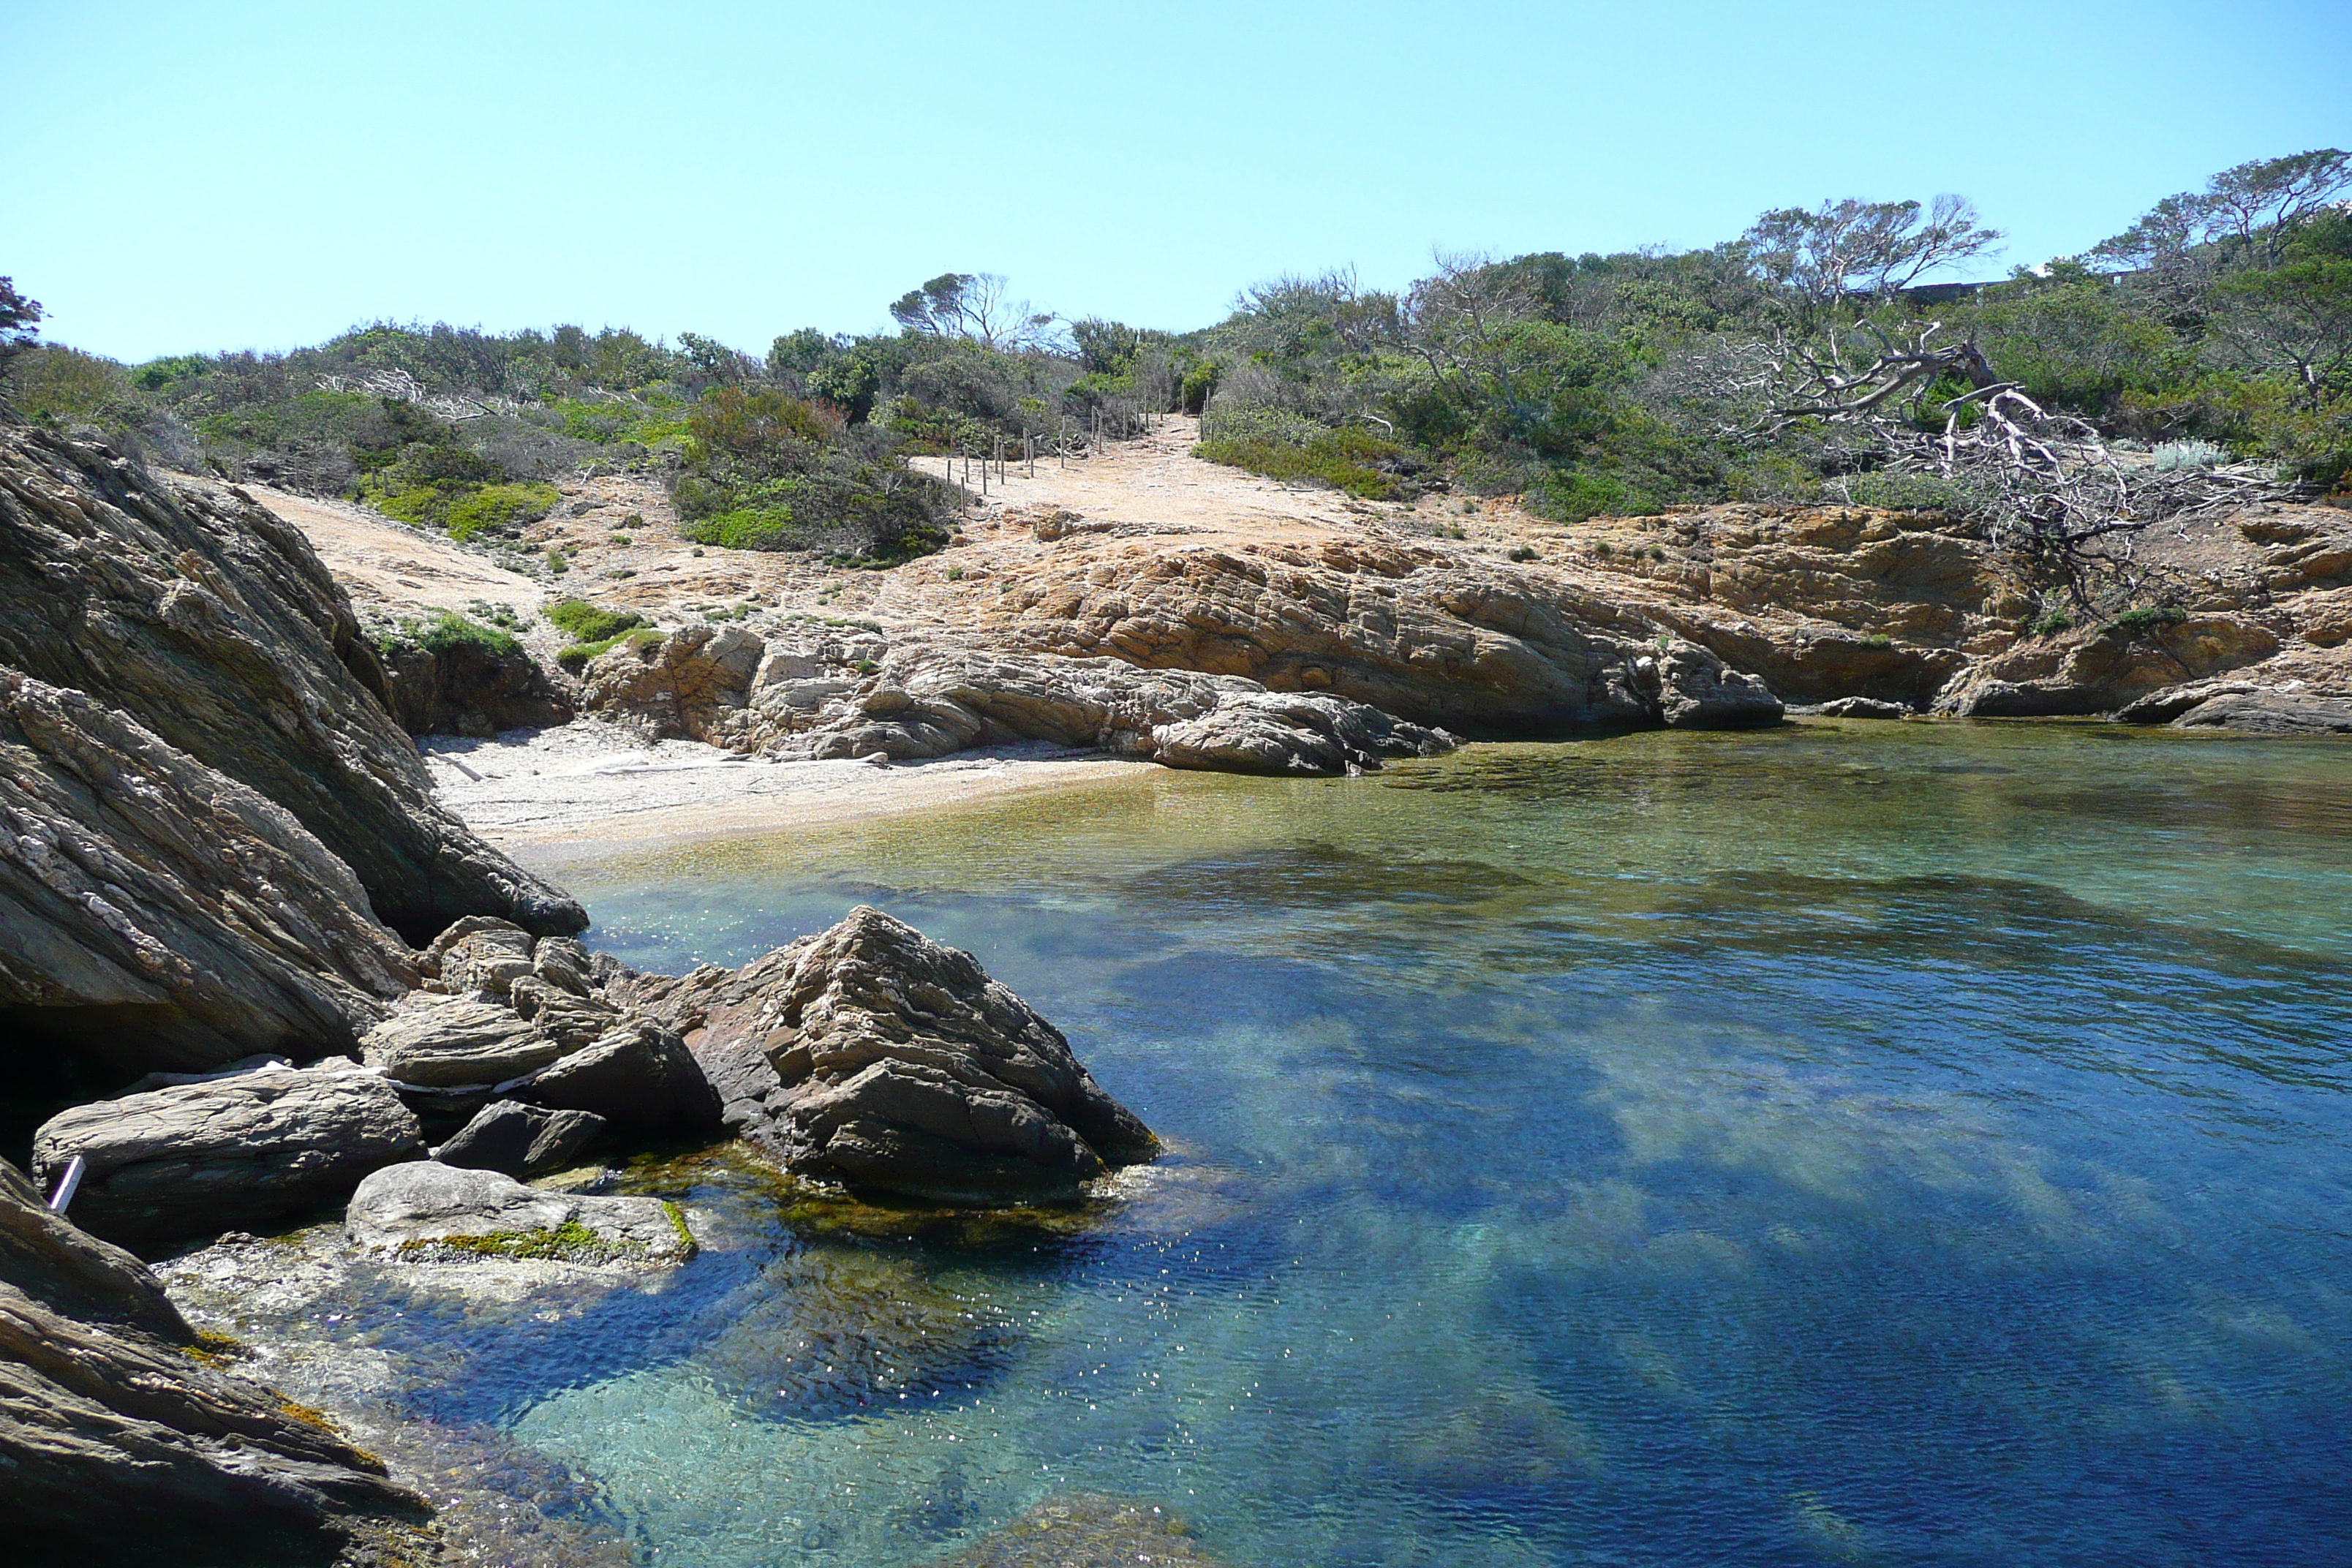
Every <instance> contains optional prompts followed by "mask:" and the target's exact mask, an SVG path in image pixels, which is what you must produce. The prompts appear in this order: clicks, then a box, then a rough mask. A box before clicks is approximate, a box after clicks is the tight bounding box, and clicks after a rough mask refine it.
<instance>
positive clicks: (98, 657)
mask: <svg viewBox="0 0 2352 1568" xmlns="http://www.w3.org/2000/svg"><path fill="white" fill-rule="evenodd" d="M0 664H5V665H9V666H12V667H14V668H17V669H20V670H23V671H25V672H26V673H27V674H29V675H32V676H34V677H36V678H37V679H41V680H44V681H47V682H49V683H51V684H53V685H56V686H60V687H66V688H70V689H77V690H80V691H83V692H86V693H88V694H89V695H90V696H91V697H93V698H95V699H96V700H99V701H100V702H102V703H104V704H106V705H107V706H109V707H112V708H116V709H119V710H121V711H122V712H124V713H126V714H127V715H129V716H130V717H131V719H133V720H135V721H137V722H138V723H140V724H141V725H142V726H143V727H145V728H146V729H147V730H148V731H152V733H153V734H154V735H156V736H157V737H159V738H160V739H161V740H163V742H165V743H166V744H168V745H170V746H173V747H174V748H176V749H178V750H179V751H182V752H186V753H187V754H188V755H190V756H192V757H194V759H196V760H197V761H198V762H200V763H204V764H205V766H207V767H210V768H213V769H215V770H216V771H218V772H220V773H225V774H226V775H227V776H229V777H230V778H233V779H236V780H237V781H238V782H239V783H242V784H246V785H247V786H249V787H250V788H252V789H254V790H257V791H258V792H259V793H260V794H261V795H264V796H267V797H268V799H270V800H273V801H275V802H277V803H278V805H280V806H282V807H284V808H285V809H286V810H287V811H289V812H290V813H292V814H293V816H294V817H295V818H296V819H297V820H298V821H299V822H300V823H301V824H302V826H304V827H305V828H307V829H309V830H310V833H311V834H312V835H313V836H315V837H317V838H318V840H319V841H320V843H321V844H323V845H325V846H326V847H327V848H328V849H329V850H330V851H331V852H332V853H333V854H334V855H336V856H337V857H339V858H341V859H342V860H343V861H344V862H345V863H346V864H347V865H348V866H350V868H352V872H353V873H354V874H355V875H356V876H357V878H358V879H359V881H360V883H361V884H362V886H363V887H365V888H366V889H367V893H368V899H369V900H370V902H371V903H372V905H373V913H374V914H375V915H376V917H377V918H379V919H381V920H383V921H385V922H386V923H388V924H390V925H391V926H393V927H394V929H396V930H399V931H404V932H405V933H407V934H408V935H409V936H410V937H411V938H412V939H421V938H422V937H424V936H425V935H428V934H430V933H431V932H433V931H438V930H440V929H441V928H442V927H443V926H445V925H446V924H447V923H448V922H449V921H452V920H454V919H456V918H457V917H458V916H460V915H466V914H473V913H480V912H495V913H499V914H502V915H506V916H508V917H509V918H511V919H513V920H514V921H517V922H518V923H520V924H521V925H524V926H526V927H529V928H530V929H532V930H534V931H548V932H569V931H578V930H580V929H581V928H582V927H583V926H584V925H585V924H586V923H587V917H586V915H585V914H584V913H583V911H582V910H581V909H580V906H579V905H578V904H577V903H575V902H574V901H572V900H571V899H569V898H566V897H565V896H564V895H562V893H560V892H558V891H557V890H555V889H552V888H550V887H548V886H547V885H546V884H545V883H543V882H541V881H539V880H538V879H535V878H533V877H531V876H530V875H528V874H527V873H525V872H523V871H522V870H520V868H517V867H516V866H515V865H514V864H513V863H512V862H510V861H509V860H508V859H507V858H505V857H504V856H503V855H500V854H499V852H498V851H496V850H494V849H492V848H490V847H488V845H486V844H484V843H482V842H481V840H479V839H478V838H477V837H474V835H473V834H472V833H471V832H469V831H468V830H467V828H466V827H465V826H463V825H462V824H460V823H459V822H458V821H457V819H456V818H455V817H453V816H450V815H449V814H448V813H446V811H444V810H442V809H441V807H440V806H439V805H436V803H435V802H434V799H433V794H432V783H431V780H430V778H429V777H428V776H427V774H426V773H425V766H424V763H423V762H422V761H421V760H420V759H419V758H418V756H417V754H416V750H415V746H414V745H413V744H412V743H411V742H410V741H409V740H408V737H407V736H406V735H404V733H402V732H401V730H400V728H399V726H398V725H396V724H395V723H394V721H393V719H392V716H391V714H390V713H388V712H387V711H386V710H385V709H384V706H383V702H384V700H385V698H386V696H387V687H386V685H385V680H384V675H383V668H382V665H381V663H380V662H379V661H378V659H377V658H376V655H375V653H374V651H373V648H372V647H371V646H370V645H369V644H368V642H367V640H366V639H365V638H364V637H362V636H361V634H360V627H359V623H358V620H357V617H356V616H354V615H353V613H352V606H351V603H350V601H349V600H348V599H347V598H346V597H345V596H344V595H343V593H342V591H341V589H340V588H338V587H337V586H336V585H335V584H334V582H333V581H332V580H331V578H330V577H329V576H328V574H327V572H326V568H325V567H324V566H322V565H321V564H320V562H319V558H318V556H317V554H316V553H315V552H313V551H312V550H311V548H310V544H309V542H307V541H305V540H304V539H303V537H302V535H301V534H300V533H299V531H297V530H295V529H294V528H293V527H291V526H290V525H289V524H287V523H286V522H284V521H280V520H279V519H278V518H277V517H275V516H274V515H272V514H271V513H270V512H269V511H268V510H265V509H263V508H262V507H260V506H258V505H257V504H255V503H253V502H252V501H251V500H248V499H247V498H246V497H245V496H244V495H243V494H242V493H241V492H239V491H237V490H236V489H218V488H215V487H211V486H205V485H199V484H195V483H193V482H186V483H183V482H178V481H173V482H168V483H167V482H164V481H161V480H158V479H154V478H152V476H150V475H148V474H147V473H145V472H144V471H143V470H142V469H141V468H138V466H137V465H135V464H134V463H132V462H131V461H130V460H129V459H127V458H121V457H118V456H115V455H114V454H112V453H110V452H109V451H107V450H106V449H105V448H103V447H99V446H96V445H93V444H90V443H88V442H83V441H79V440H68V439H65V438H62V437H57V436H53V435H50V434H48V433H47V432H45V431H41V430H37V429H31V428H28V427H25V426H0Z"/></svg>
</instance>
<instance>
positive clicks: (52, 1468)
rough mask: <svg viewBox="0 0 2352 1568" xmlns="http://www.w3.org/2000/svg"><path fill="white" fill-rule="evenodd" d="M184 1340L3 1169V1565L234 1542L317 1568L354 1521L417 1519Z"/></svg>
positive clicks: (122, 1264)
mask: <svg viewBox="0 0 2352 1568" xmlns="http://www.w3.org/2000/svg"><path fill="white" fill-rule="evenodd" d="M195 1338H196V1337H195V1335H194V1332H193V1331H191V1330H190V1329H189V1328H188V1325H187V1324H186V1323H185V1322H184V1321H183V1320H182V1319H181V1317H180V1314H179V1312H178V1311H177V1310H174V1309H173V1306H172V1304H171V1302H170V1300H168V1299H167V1298H166V1297H165V1296H164V1294H163V1287H162V1286H161V1285H160V1284H159V1283H158V1282H157V1281H156V1279H155V1277H154V1276H153V1275H152V1274H150V1273H149V1272H148V1271H147V1269H146V1268H144V1267H142V1265H141V1264H140V1263H139V1261H138V1260H137V1259H136V1258H132V1257H131V1256H130V1255H129V1254H127V1253H124V1252H121V1251H120V1250H118V1249H116V1248H114V1247H109V1246H107V1245H106V1244H105V1243H104V1242H100V1241H97V1240H94V1239H92V1238H90V1237H87V1236H84V1235H83V1234H81V1233H80V1232H79V1230H78V1229H76V1228H75V1227H74V1226H72V1225H70V1224H68V1223H67V1222H66V1221H64V1220H61V1219H59V1218H58V1217H57V1216H55V1215H50V1214H49V1213H48V1212H47V1210H46V1209H45V1208H44V1207H43V1206H42V1205H41V1202H40V1197H39V1194H38V1193H37V1192H36V1191H35V1189H34V1188H33V1186H32V1184H30V1183H29V1182H27V1181H26V1179H25V1177H24V1176H23V1174H22V1173H19V1172H18V1171H17V1170H16V1168H15V1167H14V1166H12V1165H9V1164H7V1163H5V1162H0V1477H5V1480H4V1481H0V1489H4V1490H5V1495H6V1497H7V1500H8V1516H7V1527H8V1532H9V1533H8V1546H7V1551H8V1552H9V1553H11V1554H14V1555H16V1556H17V1557H18V1558H19V1560H21V1561H25V1562H79V1561H91V1560H107V1559H110V1558H111V1557H112V1556H113V1554H115V1553H117V1552H129V1551H131V1550H138V1551H142V1552H152V1550H153V1549H154V1547H155V1545H156V1543H157V1542H173V1543H174V1546H175V1547H176V1549H177V1551H178V1552H181V1553H183V1554H193V1553H194V1552H198V1551H201V1550H202V1549H204V1548H205V1547H206V1546H207V1545H208V1544H211V1543H213V1542H217V1541H221V1540H234V1541H235V1542H238V1543H239V1545H240V1547H241V1549H242V1550H244V1551H245V1552H247V1559H246V1560H247V1561H262V1560H267V1559H269V1558H271V1557H274V1556H275V1555H276V1554H277V1553H278V1552H281V1551H285V1552H293V1553H295V1554H297V1555H300V1556H304V1557H308V1558H310V1559H313V1560H316V1561H320V1562H324V1561H325V1560H326V1559H327V1558H329V1557H331V1556H333V1555H335V1552H336V1549H337V1547H338V1545H339V1544H340V1543H341V1542H342V1541H343V1540H345V1539H346V1538H347V1536H348V1534H349V1532H350V1531H351V1530H352V1528H353V1526H354V1524H355V1523H357V1522H359V1521H364V1520H366V1519H367V1518H369V1517H371V1516H373V1517H375V1518H379V1519H382V1518H415V1517H419V1516H421V1515H422V1514H423V1513H424V1512H425V1503H424V1501H423V1500H422V1499H420V1498H418V1497H416V1496H415V1495H414V1494H413V1493H410V1492H408V1491H407V1490H405V1489H403V1488H401V1487H398V1486H396V1485H394V1483H393V1482H391V1481H390V1480H389V1479H386V1477H385V1475H384V1470H383V1464H382V1462H381V1461H378V1460H376V1459H373V1458H370V1457H369V1456H367V1455H365V1454H362V1453H361V1452H360V1451H359V1450H357V1449H355V1448H353V1447H351V1446H350V1445H349V1444H347V1443H345V1442H344V1441H342V1440H341V1438H340V1437H338V1436H335V1435H334V1434H333V1433H332V1432H331V1430H329V1429H328V1428H327V1427H326V1426H324V1425H323V1424H322V1423H321V1422H320V1421H319V1419H318V1418H317V1417H315V1416H314V1415H310V1413H309V1412H306V1411H302V1410H299V1409H297V1408H295V1407H294V1406H292V1405H289V1404H287V1402H286V1401H285V1400H283V1399H282V1398H280V1397H279V1396H278V1395H277V1394H274V1393H273V1392H271V1391H270V1390H269V1389H267V1388H264V1387H262V1386H260V1385H259V1384H253V1383H249V1382H247V1381H246V1380H245V1379H243V1378H240V1377H236V1376H234V1375H232V1374H230V1373H226V1372H223V1371H220V1370H217V1369H215V1367H214V1366H211V1365H208V1364H206V1363H205V1362H203V1361H200V1360H198V1359H196V1357H195V1356H194V1355H192V1354H191V1353H190V1352H191V1350H192V1349H193V1348H194V1346H195Z"/></svg>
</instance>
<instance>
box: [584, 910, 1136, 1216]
mask: <svg viewBox="0 0 2352 1568" xmlns="http://www.w3.org/2000/svg"><path fill="white" fill-rule="evenodd" d="M606 991H607V994H610V995H612V996H613V997H614V999H615V1000H617V1001H620V1002H623V1003H624V1004H625V1005H627V1006H629V1007H630V1008H632V1009H633V1010H636V1011H639V1012H642V1013H645V1014H648V1015H650V1016H654V1017H656V1018H658V1019H660V1020H661V1021H662V1022H664V1023H666V1024H667V1025H668V1026H670V1027H672V1028H675V1029H677V1030H678V1031H679V1032H680V1033H681V1034H682V1035H684V1036H685V1037H686V1038H687V1040H688V1045H689V1047H691V1048H692V1050H693V1051H694V1054H695V1058H696V1059H697V1060H698V1061H699V1062H700V1063H701V1064H702V1066H703V1069H704V1071H705V1072H706V1073H708V1074H709V1079H710V1081H711V1084H712V1086H713V1087H714V1088H715V1089H717V1090H718V1091H719V1095H720V1097H721V1098H722V1099H723V1100H725V1102H726V1112H725V1114H726V1119H727V1121H728V1124H729V1125H730V1126H731V1127H733V1128H735V1129H736V1130H737V1131H738V1132H740V1134H741V1135H742V1136H743V1137H744V1138H745V1139H747V1140H748V1141H750V1142H751V1143H752V1144H754V1145H755V1146H757V1147H759V1148H761V1149H763V1150H765V1151H766V1152H768V1153H770V1154H771V1155H772V1156H773V1157H774V1158H775V1159H777V1160H778V1161H779V1162H780V1163H782V1165H783V1166H784V1167H785V1168H786V1169H787V1170H790V1171H793V1172H794V1173H798V1174H801V1175H805V1176H810V1177H814V1178H817V1179H821V1180H829V1181H837V1182H841V1183H843V1184H847V1185H849V1186H853V1187H859V1188H865V1189H869V1190H873V1191H878V1192H887V1193H897V1194H906V1195H908V1196H912V1197H919V1198H925V1199H929V1200H933V1201H939V1202H947V1203H959V1204H975V1205H994V1204H1006V1203H1029V1202H1051V1201H1057V1200H1065V1199H1068V1198H1071V1197H1075V1196H1076V1195H1077V1194H1078V1193H1079V1192H1080V1191H1081V1189H1082V1186H1083V1184H1085V1183H1086V1182H1087V1181H1089V1180H1091V1179H1092V1178H1094V1177H1097V1176H1099V1175H1101V1174H1103V1173H1105V1172H1106V1171H1107V1170H1109V1169H1110V1168H1112V1167H1115V1166H1119V1165H1129V1164H1135V1163H1140V1162H1143V1161H1147V1160H1150V1158H1152V1157H1153V1155H1154V1154H1156V1153H1157V1152H1159V1140H1157V1139H1156V1138H1154V1137H1153V1136H1152V1134H1151V1131H1150V1129H1148V1128H1147V1127H1145V1126H1144V1125H1143V1123H1142V1122H1141V1121H1139V1120H1138V1119H1137V1118H1136V1116H1135V1115H1134V1114H1133V1113H1132V1112H1130V1111H1129V1110H1127V1108H1126V1107H1124V1106H1122V1105H1120V1104H1119V1103H1118V1101H1117V1100H1113V1099H1112V1098H1111V1097H1110V1096H1109V1095H1108V1094H1107V1093H1105V1092H1104V1091H1103V1089H1101V1087H1100V1086H1098V1085H1097V1083H1096V1082H1095V1080H1094V1079H1093V1078H1092V1077H1091V1076H1090V1075H1089V1074H1088V1073H1087V1069H1086V1068H1084V1067H1082V1066H1080V1065H1079V1063H1078V1060H1077V1058H1076V1057H1075V1056H1073V1055H1072V1054H1071V1051H1070V1047H1069V1042H1068V1041H1066V1040H1065V1039H1064V1038H1063V1037H1062V1035H1061V1033H1060V1031H1059V1030H1057V1029H1055V1027H1054V1026H1052V1025H1051V1024H1049V1023H1047V1022H1046V1021H1045V1019H1044V1018H1042V1017H1040V1016H1038V1015H1037V1013H1036V1012H1035V1010H1034V1009H1033V1008H1032V1007H1030V1006H1029V1005H1028V1004H1027V1003H1025V1002H1024V1001H1022V1000H1021V998H1020V997H1018V996H1016V995H1014V994H1013V992H1012V991H1011V990H1009V989H1007V988H1006V987H1005V986H1003V985H1002V984H998V983H997V982H995V981H993V980H991V979H990V978H989V977H988V974H987V973H986V972H985V971H983V970H982V968H981V966H980V964H979V963H978V961H977V960H975V959H974V958H973V957H972V956H971V954H970V953H968V952H960V951H958V950H957V949H955V948H951V947H947V946H943V945H941V944H940V943H939V942H932V941H931V940H929V938H928V937H925V936H924V935H923V934H922V933H921V932H920V931H916V930H915V929H914V928H913V927H911V926H908V925H907V924H905V923H904V922H902V921H897V920H894V919H892V918H891V917H890V916H888V915H887V914H884V913H883V912H882V911H881V910H876V909H870V908H865V907H860V908H858V909H856V910H851V911H850V913H849V915H848V918H846V919H845V920H844V921H842V922H841V923H840V924H839V925H836V926H835V927H833V928H832V929H831V930H830V931H824V932H822V933H820V934H818V935H816V936H812V937H804V938H803V939H802V940H801V941H799V942H794V943H793V944H792V945H791V946H789V947H784V948H779V949H778V950H776V951H775V952H772V953H770V954H768V955H767V956H766V957H764V958H761V959H758V960H755V961H754V962H752V963H748V964H746V965H744V966H743V967H742V968H741V969H739V970H724V969H718V968H715V967H708V966H706V967H704V968H702V969H698V970H696V971H695V972H694V973H691V974H688V975H685V976H683V977H679V978H671V977H667V976H653V975H626V974H625V975H618V976H615V977H614V978H613V979H611V980H608V981H607V982H606Z"/></svg>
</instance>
